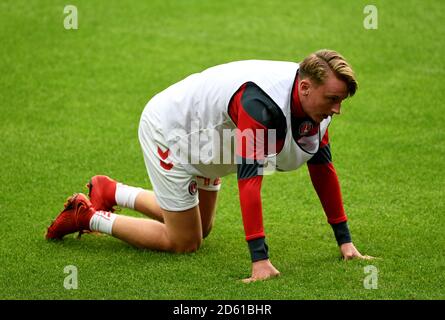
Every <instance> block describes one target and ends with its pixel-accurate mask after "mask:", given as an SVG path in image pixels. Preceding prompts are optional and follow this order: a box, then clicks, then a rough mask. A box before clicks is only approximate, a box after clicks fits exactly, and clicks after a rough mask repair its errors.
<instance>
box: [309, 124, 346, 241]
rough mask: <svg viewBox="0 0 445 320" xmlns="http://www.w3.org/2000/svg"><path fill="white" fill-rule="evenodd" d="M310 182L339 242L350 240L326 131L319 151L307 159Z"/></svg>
mask: <svg viewBox="0 0 445 320" xmlns="http://www.w3.org/2000/svg"><path fill="white" fill-rule="evenodd" d="M308 169H309V173H310V177H311V180H312V184H313V186H314V189H315V191H316V192H317V195H318V197H319V199H320V202H321V204H322V206H323V210H324V212H325V214H326V217H327V220H328V223H329V224H330V225H331V226H332V228H333V230H334V234H335V237H336V239H337V242H338V243H339V244H342V243H346V242H351V236H350V234H349V229H348V226H347V223H346V222H347V220H348V218H347V216H346V213H345V210H344V207H343V200H342V194H341V189H340V183H339V181H338V176H337V173H336V171H335V168H334V165H333V164H332V157H331V151H330V145H329V138H328V133H327V132H326V134H325V136H324V137H323V141H322V143H321V146H320V149H319V151H318V152H317V153H316V154H315V155H314V157H313V158H312V159H311V160H310V161H308Z"/></svg>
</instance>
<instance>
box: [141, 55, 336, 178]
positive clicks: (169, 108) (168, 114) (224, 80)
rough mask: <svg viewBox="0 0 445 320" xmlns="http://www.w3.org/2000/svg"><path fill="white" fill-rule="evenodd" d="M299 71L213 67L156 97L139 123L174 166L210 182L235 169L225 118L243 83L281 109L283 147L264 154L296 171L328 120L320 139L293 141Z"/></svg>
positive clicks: (275, 66) (258, 63)
mask: <svg viewBox="0 0 445 320" xmlns="http://www.w3.org/2000/svg"><path fill="white" fill-rule="evenodd" d="M298 68H299V65H298V64H297V63H294V62H284V61H265V60H247V61H237V62H231V63H226V64H223V65H218V66H215V67H212V68H209V69H207V70H204V71H203V72H201V73H196V74H192V75H190V76H188V77H187V78H185V79H184V80H182V81H180V82H178V83H175V84H173V85H172V86H170V87H168V88H167V89H165V90H164V91H162V92H160V93H159V94H157V95H155V96H154V97H153V98H152V99H151V100H150V101H149V103H148V104H147V106H146V107H145V109H144V112H143V114H142V120H143V121H147V122H148V123H150V125H151V126H153V127H154V128H155V130H156V132H157V133H158V134H159V135H161V136H162V137H163V141H164V143H165V146H163V147H164V148H168V149H170V150H171V151H172V152H171V158H172V159H173V162H175V163H181V164H182V165H183V166H184V168H185V169H186V170H187V172H189V173H190V174H192V175H201V176H205V177H210V178H212V177H221V176H225V175H227V174H230V173H233V172H236V170H237V166H236V163H235V161H234V159H235V154H234V150H235V139H234V134H233V130H234V129H235V128H236V126H235V124H234V123H233V121H232V120H231V119H230V117H229V114H228V106H229V103H230V99H231V98H232V96H233V95H234V94H235V92H236V91H237V90H238V89H239V88H240V87H241V86H242V85H243V84H244V83H246V82H254V83H255V84H256V85H257V86H259V87H260V88H261V89H262V90H263V91H264V92H265V93H266V94H267V95H269V97H270V98H272V100H273V101H274V102H275V103H276V104H277V105H278V106H279V107H280V109H281V110H282V111H283V114H284V115H285V117H286V122H287V128H288V129H287V135H286V139H285V143H284V147H283V149H282V150H281V151H280V153H279V154H277V155H271V156H269V157H268V162H269V163H273V164H275V166H276V167H277V168H278V169H279V170H282V171H289V170H295V169H297V168H299V167H300V166H301V165H303V164H304V163H306V162H307V161H308V160H309V159H310V158H311V157H312V156H313V155H314V154H315V153H316V152H317V151H318V148H319V143H320V141H321V137H323V135H324V134H325V132H326V129H327V127H328V125H329V123H330V121H331V117H328V118H327V119H324V120H323V121H322V122H321V124H320V132H319V135H315V136H314V137H312V138H311V140H310V141H304V144H305V147H304V149H303V148H302V147H301V146H302V143H299V144H297V143H296V142H295V141H294V139H293V138H292V130H291V120H290V119H291V116H290V115H291V110H290V107H291V92H292V86H293V84H294V81H295V76H296V73H297V70H298ZM225 130H226V131H225ZM224 131H225V132H224ZM230 132H232V136H230ZM227 137H229V138H230V139H227ZM221 142H223V143H221ZM305 150H306V151H305ZM308 150H309V152H310V153H309V152H307V151H308ZM198 155H199V156H198ZM226 162H229V163H226Z"/></svg>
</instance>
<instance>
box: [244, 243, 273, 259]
mask: <svg viewBox="0 0 445 320" xmlns="http://www.w3.org/2000/svg"><path fill="white" fill-rule="evenodd" d="M247 244H248V245H249V251H250V257H251V258H252V262H255V261H260V260H266V259H269V247H268V246H267V244H266V240H265V238H258V239H254V240H249V241H247Z"/></svg>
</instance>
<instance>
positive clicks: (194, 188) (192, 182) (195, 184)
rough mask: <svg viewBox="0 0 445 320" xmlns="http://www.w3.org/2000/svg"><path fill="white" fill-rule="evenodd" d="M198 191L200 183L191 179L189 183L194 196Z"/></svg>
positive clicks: (190, 191)
mask: <svg viewBox="0 0 445 320" xmlns="http://www.w3.org/2000/svg"><path fill="white" fill-rule="evenodd" d="M197 191H198V184H197V183H196V181H195V180H192V181H190V183H189V193H190V194H191V195H192V196H194V195H195V194H196V192H197Z"/></svg>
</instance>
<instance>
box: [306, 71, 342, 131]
mask: <svg viewBox="0 0 445 320" xmlns="http://www.w3.org/2000/svg"><path fill="white" fill-rule="evenodd" d="M298 95H299V97H300V102H301V106H302V108H303V111H304V112H305V113H306V114H307V115H308V116H309V117H310V118H311V119H312V120H314V121H315V122H317V123H320V122H321V121H323V119H325V118H327V117H328V116H333V115H334V114H340V107H341V103H342V101H343V100H344V99H346V98H347V97H348V89H347V86H346V83H345V82H344V81H342V80H340V79H338V78H337V77H336V76H335V75H334V73H333V72H332V71H330V72H329V73H328V77H327V78H326V81H325V83H324V84H321V85H317V84H316V83H314V82H313V81H312V80H310V79H308V78H306V79H302V80H300V82H299V92H298Z"/></svg>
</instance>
